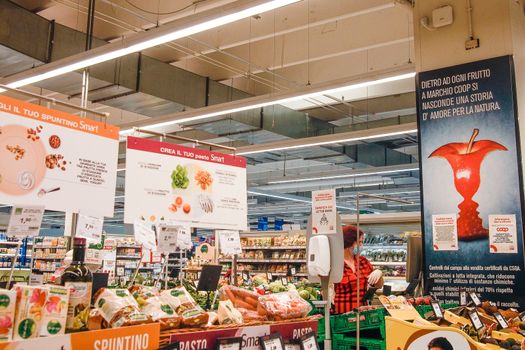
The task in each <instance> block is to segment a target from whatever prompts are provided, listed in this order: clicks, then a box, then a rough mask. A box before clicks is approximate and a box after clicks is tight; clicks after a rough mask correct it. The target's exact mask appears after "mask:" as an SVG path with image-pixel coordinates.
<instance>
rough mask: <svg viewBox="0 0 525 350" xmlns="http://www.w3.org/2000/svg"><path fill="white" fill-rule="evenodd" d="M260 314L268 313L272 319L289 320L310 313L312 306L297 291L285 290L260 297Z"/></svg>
mask: <svg viewBox="0 0 525 350" xmlns="http://www.w3.org/2000/svg"><path fill="white" fill-rule="evenodd" d="M259 304H260V306H261V308H260V309H258V311H259V314H261V315H264V313H266V314H267V315H268V318H269V319H270V320H275V321H279V320H289V319H294V318H302V317H305V316H306V315H308V313H309V312H310V311H311V310H312V306H311V305H310V304H309V303H308V302H306V301H305V300H303V298H301V296H300V295H299V294H298V293H297V292H283V293H277V294H268V295H263V296H261V297H259Z"/></svg>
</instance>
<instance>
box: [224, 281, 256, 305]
mask: <svg viewBox="0 0 525 350" xmlns="http://www.w3.org/2000/svg"><path fill="white" fill-rule="evenodd" d="M219 298H220V300H230V301H231V302H232V304H233V306H235V307H236V308H243V309H246V310H252V311H256V310H257V304H258V303H259V302H258V300H257V299H258V298H259V295H258V294H257V293H255V292H250V291H249V290H246V289H243V288H239V287H234V286H223V287H222V288H221V289H220V290H219Z"/></svg>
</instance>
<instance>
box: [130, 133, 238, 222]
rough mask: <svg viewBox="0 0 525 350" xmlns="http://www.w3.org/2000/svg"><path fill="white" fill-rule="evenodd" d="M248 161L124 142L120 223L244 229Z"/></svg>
mask: <svg viewBox="0 0 525 350" xmlns="http://www.w3.org/2000/svg"><path fill="white" fill-rule="evenodd" d="M247 216H248V210H247V198H246V159H245V158H243V157H238V156H232V155H227V154H222V153H218V152H209V151H206V150H202V149H197V148H189V147H184V146H179V145H174V144H170V143H165V142H158V141H154V140H149V139H142V138H136V137H131V136H130V137H128V148H127V152H126V198H125V209H124V222H127V223H132V222H133V221H134V220H135V219H137V218H145V219H147V220H150V221H152V222H155V221H156V220H157V219H159V218H164V219H165V220H169V221H173V222H177V223H181V224H184V225H187V226H190V227H199V228H210V229H235V230H245V229H246V227H247Z"/></svg>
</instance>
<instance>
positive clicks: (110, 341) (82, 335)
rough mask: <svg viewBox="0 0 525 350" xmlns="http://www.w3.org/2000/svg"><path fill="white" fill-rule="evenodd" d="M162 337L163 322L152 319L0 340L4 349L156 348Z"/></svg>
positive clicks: (103, 349)
mask: <svg viewBox="0 0 525 350" xmlns="http://www.w3.org/2000/svg"><path fill="white" fill-rule="evenodd" d="M159 339H160V324H158V323H150V324H145V325H140V326H131V327H122V328H109V329H104V330H99V331H88V332H79V333H71V334H64V335H57V336H53V337H45V338H34V339H28V340H21V341H14V342H6V343H0V350H21V349H38V350H56V349H63V350H91V349H93V350H113V349H115V350H116V349H140V350H154V349H158V348H159Z"/></svg>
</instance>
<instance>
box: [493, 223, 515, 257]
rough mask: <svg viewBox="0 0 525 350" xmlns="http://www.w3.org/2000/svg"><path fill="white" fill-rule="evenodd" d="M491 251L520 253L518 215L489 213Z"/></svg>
mask: <svg viewBox="0 0 525 350" xmlns="http://www.w3.org/2000/svg"><path fill="white" fill-rule="evenodd" d="M489 241H490V252H491V253H507V254H509V253H510V254H518V238H517V236H516V215H514V214H512V215H489Z"/></svg>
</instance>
